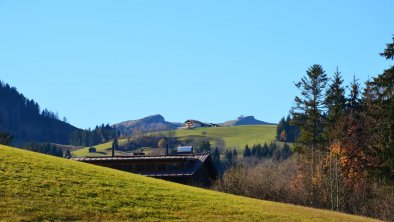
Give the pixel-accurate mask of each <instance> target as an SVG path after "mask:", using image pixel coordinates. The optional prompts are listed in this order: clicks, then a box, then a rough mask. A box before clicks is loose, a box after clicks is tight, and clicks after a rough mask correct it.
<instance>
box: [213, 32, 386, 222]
mask: <svg viewBox="0 0 394 222" xmlns="http://www.w3.org/2000/svg"><path fill="white" fill-rule="evenodd" d="M380 55H381V56H383V57H384V58H385V59H387V60H394V38H393V42H392V43H389V44H387V47H386V49H385V50H384V52H383V53H381V54H380ZM295 86H296V87H297V88H298V89H299V91H300V94H299V95H297V96H295V105H294V107H292V109H291V112H290V116H288V117H287V118H286V119H285V118H283V119H282V120H281V121H280V123H279V124H278V128H277V140H278V141H286V142H294V144H293V149H292V151H293V152H294V153H295V154H293V155H292V157H291V158H288V159H287V160H281V161H275V160H274V159H272V158H271V159H270V160H268V161H262V162H259V163H257V164H255V165H252V166H246V165H242V164H241V165H239V164H238V165H235V166H234V167H232V168H230V169H229V170H228V171H226V172H225V173H224V175H223V178H222V179H221V180H220V181H218V182H217V184H216V185H215V189H217V190H220V191H224V192H229V193H234V194H237V195H244V196H250V197H254V198H261V199H268V200H273V201H281V202H287V203H293V204H301V205H306V206H312V207H318V208H326V209H331V210H335V211H341V212H346V213H353V214H361V215H366V216H371V217H375V218H380V219H384V220H390V221H392V220H394V66H390V67H389V68H388V69H386V70H384V71H383V73H381V74H379V75H378V76H376V77H373V78H371V79H369V80H368V81H366V82H365V83H364V84H363V85H362V84H360V83H359V81H358V80H357V79H356V77H354V78H353V80H352V81H351V82H350V84H349V85H347V86H346V85H345V84H344V80H343V78H342V75H341V72H340V70H339V68H337V70H335V72H334V73H333V75H332V76H331V77H330V76H328V75H327V73H326V71H325V70H324V69H323V67H322V65H318V64H315V65H312V66H311V67H309V68H308V70H307V71H306V75H304V76H303V77H302V78H301V80H300V81H298V82H297V83H296V84H295ZM248 149H249V148H248ZM245 152H246V153H249V152H250V151H247V149H246V148H245Z"/></svg>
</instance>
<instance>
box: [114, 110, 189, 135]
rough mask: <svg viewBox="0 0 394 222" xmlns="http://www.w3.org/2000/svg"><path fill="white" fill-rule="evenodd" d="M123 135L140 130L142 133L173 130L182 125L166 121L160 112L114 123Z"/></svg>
mask: <svg viewBox="0 0 394 222" xmlns="http://www.w3.org/2000/svg"><path fill="white" fill-rule="evenodd" d="M113 126H114V127H115V128H116V129H117V130H118V131H120V132H121V133H122V134H123V135H132V134H135V131H136V130H138V131H140V132H141V133H148V132H154V131H164V130H173V129H177V128H178V127H179V126H181V124H180V123H171V122H167V121H165V119H164V117H163V116H162V115H160V114H156V115H151V116H147V117H144V118H141V119H137V120H128V121H124V122H121V123H116V124H114V125H113Z"/></svg>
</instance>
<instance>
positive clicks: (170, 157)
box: [71, 154, 209, 162]
mask: <svg viewBox="0 0 394 222" xmlns="http://www.w3.org/2000/svg"><path fill="white" fill-rule="evenodd" d="M208 157H209V154H192V155H152V156H151V155H147V156H113V157H112V156H97V157H93V156H92V157H89V156H87V157H75V158H71V160H76V161H82V162H94V161H124V160H179V159H184V160H191V159H195V160H200V161H201V162H204V161H205V160H206V159H207V158H208Z"/></svg>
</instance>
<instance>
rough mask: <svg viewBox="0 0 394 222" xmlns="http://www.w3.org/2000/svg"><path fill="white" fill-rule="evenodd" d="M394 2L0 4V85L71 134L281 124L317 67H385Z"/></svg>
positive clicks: (357, 70)
mask: <svg viewBox="0 0 394 222" xmlns="http://www.w3.org/2000/svg"><path fill="white" fill-rule="evenodd" d="M393 11H394V1H392V0H385V1H383V0H382V1H380V0H378V1H369V0H368V1H367V0H365V1H360V0H358V1H343V0H341V1H290V0H289V1H262V0H261V1H227V0H226V1H161V0H157V1H145V0H138V1H131V0H128V1H98V0H94V1H16V0H10V1H8V0H2V1H0V80H2V81H4V82H6V83H9V84H10V85H13V86H15V87H17V89H18V90H19V91H20V92H22V93H23V94H24V95H26V96H27V97H28V98H33V99H34V100H36V101H37V102H38V103H39V104H40V105H41V107H46V108H49V109H50V110H53V111H58V112H59V115H60V117H63V116H66V117H67V118H68V120H69V122H70V123H71V124H73V125H75V126H77V127H81V128H88V127H93V126H95V125H96V124H100V123H111V124H112V123H117V122H120V121H124V120H130V119H138V118H141V117H144V116H147V115H151V114H157V113H160V114H162V115H163V116H164V117H165V118H166V119H167V120H169V121H184V120H185V119H188V118H194V119H199V120H202V121H207V122H222V121H225V120H229V119H234V118H236V117H238V116H239V115H254V116H255V117H256V118H258V119H261V120H264V121H269V122H277V121H278V120H279V119H280V118H281V117H282V116H284V115H287V113H288V111H289V109H290V107H291V106H292V105H293V98H294V96H295V95H296V94H297V90H296V89H295V87H294V82H296V81H298V80H299V79H300V78H301V77H302V76H303V75H304V74H305V70H306V69H307V68H308V67H309V66H311V65H313V64H315V63H318V64H321V65H323V67H324V68H325V69H326V71H327V73H328V74H332V73H333V72H334V71H335V67H336V66H339V68H340V71H342V74H343V76H344V78H345V80H346V82H349V81H350V80H351V78H352V76H353V74H356V75H357V77H358V78H359V79H360V80H362V81H364V80H366V79H367V78H368V76H370V77H373V76H376V75H377V74H378V73H381V72H382V70H383V69H384V68H387V67H388V66H389V62H386V61H385V60H384V59H383V58H381V57H379V56H378V53H379V52H381V51H382V50H383V49H384V47H385V44H386V43H388V42H390V41H391V37H392V34H394V16H393Z"/></svg>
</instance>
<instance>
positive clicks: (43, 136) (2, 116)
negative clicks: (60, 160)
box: [0, 81, 77, 144]
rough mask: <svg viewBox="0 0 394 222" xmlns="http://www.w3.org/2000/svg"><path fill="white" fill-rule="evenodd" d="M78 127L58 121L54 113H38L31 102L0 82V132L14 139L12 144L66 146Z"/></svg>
mask: <svg viewBox="0 0 394 222" xmlns="http://www.w3.org/2000/svg"><path fill="white" fill-rule="evenodd" d="M76 129H77V128H76V127H74V126H72V125H70V124H68V123H67V122H63V121H61V120H59V118H58V116H57V114H55V113H54V112H51V111H48V110H47V109H44V110H41V109H40V106H39V105H38V104H37V102H35V101H34V100H33V99H28V98H26V97H25V96H24V95H23V94H22V93H20V92H18V90H17V89H16V88H15V87H11V86H10V85H8V84H5V83H4V82H2V81H0V132H4V131H5V132H8V133H10V134H12V135H13V136H14V143H17V144H22V143H24V142H29V141H37V142H48V141H49V142H54V143H62V144H68V142H69V136H70V133H71V132H72V131H74V130H76Z"/></svg>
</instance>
